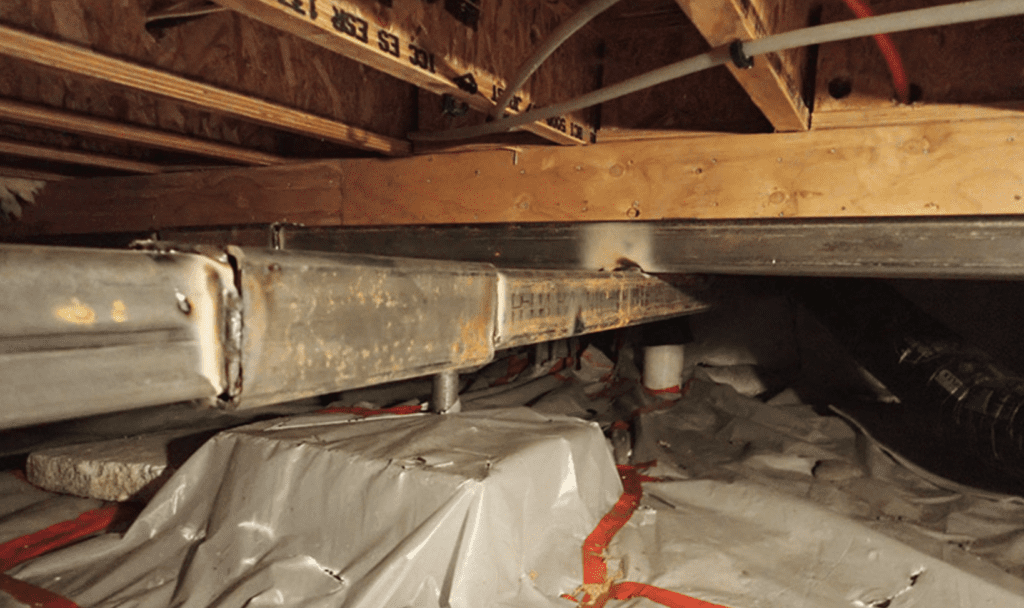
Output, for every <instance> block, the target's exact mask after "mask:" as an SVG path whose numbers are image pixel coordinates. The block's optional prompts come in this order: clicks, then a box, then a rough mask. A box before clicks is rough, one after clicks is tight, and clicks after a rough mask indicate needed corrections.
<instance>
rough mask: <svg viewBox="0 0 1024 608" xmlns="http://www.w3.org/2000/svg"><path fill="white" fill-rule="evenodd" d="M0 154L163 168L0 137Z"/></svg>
mask: <svg viewBox="0 0 1024 608" xmlns="http://www.w3.org/2000/svg"><path fill="white" fill-rule="evenodd" d="M0 154H8V155H10V156H20V157H22V158H38V159H42V160H48V161H55V162H61V163H71V164H74V165H85V166H88V167H102V168H104V169H116V170H118V171H127V172H129V173H160V172H161V171H162V170H163V169H162V168H161V167H160V165H154V164H153V163H145V162H140V161H136V160H129V159H127V158H118V157H116V156H108V155H105V154H92V153H88V152H75V151H73V150H62V149H59V148H51V147H49V146H40V145H36V144H29V143H25V142H20V141H13V140H9V139H0Z"/></svg>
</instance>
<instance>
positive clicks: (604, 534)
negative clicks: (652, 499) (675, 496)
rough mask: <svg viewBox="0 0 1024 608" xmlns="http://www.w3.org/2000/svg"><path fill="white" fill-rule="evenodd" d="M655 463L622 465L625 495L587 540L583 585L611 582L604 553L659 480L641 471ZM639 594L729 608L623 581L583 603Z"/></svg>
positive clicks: (595, 604) (678, 607) (687, 607)
mask: <svg viewBox="0 0 1024 608" xmlns="http://www.w3.org/2000/svg"><path fill="white" fill-rule="evenodd" d="M655 464H656V463H655V462H647V463H643V464H637V465H632V466H629V465H619V466H618V469H619V478H620V479H622V496H620V497H619V500H618V502H616V503H615V506H613V507H612V510H611V511H609V512H608V513H607V514H606V515H605V516H604V517H603V518H601V521H599V522H598V524H597V527H596V528H594V531H593V532H591V533H590V535H589V536H587V540H586V541H584V542H583V584H584V585H593V584H598V585H599V584H603V583H606V582H607V578H608V565H607V563H605V557H604V552H605V550H606V549H607V548H608V544H609V543H610V542H611V540H612V538H614V537H615V535H616V534H617V533H618V531H619V530H621V529H622V527H623V526H625V525H626V522H628V521H629V518H630V517H632V516H633V513H634V512H635V511H636V508H637V506H639V504H640V498H641V497H643V492H644V490H643V482H645V481H658V479H657V478H656V477H648V476H647V475H644V474H643V473H641V472H640V471H642V470H644V469H647V468H650V467H652V466H654V465H655ZM562 597H564V598H566V599H571V600H573V601H577V600H576V598H575V597H572V596H569V595H563V596H562ZM635 597H645V598H647V599H649V600H651V601H653V602H656V603H658V604H661V605H662V606H668V607H669V608H725V607H724V606H720V605H718V604H712V603H710V602H705V601H704V600H700V599H697V598H694V597H690V596H688V595H683V594H682V593H676V592H675V591H669V590H667V589H662V588H660V587H654V586H652V585H648V584H645V583H632V582H622V583H615V584H612V585H611V586H610V587H609V589H608V592H607V593H604V594H602V595H601V596H600V597H595V598H592V597H590V594H588V593H584V594H583V599H582V600H579V604H580V605H581V606H587V607H592V608H603V606H604V605H605V604H606V603H607V602H608V600H628V599H631V598H635Z"/></svg>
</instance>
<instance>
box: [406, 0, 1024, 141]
mask: <svg viewBox="0 0 1024 608" xmlns="http://www.w3.org/2000/svg"><path fill="white" fill-rule="evenodd" d="M1020 14H1024V0H974V1H973V2H961V3H958V4H948V5H945V6H936V7H931V8H922V9H917V10H912V11H903V12H900V13H892V14H889V15H880V16H877V17H866V18H864V19H854V20H851V21H842V22H840V23H830V24H827V25H818V26H814V27H808V28H803V29H799V30H794V31H792V32H786V33H784V34H775V35H774V36H767V37H765V38H760V39H758V40H753V41H750V42H745V43H744V44H743V52H744V53H745V54H746V55H747V56H748V57H753V56H755V55H763V54H765V53H774V52H778V51H784V50H786V49H791V48H797V47H801V46H809V45H813V44H824V43H826V42H838V41H840V40H848V39H850V38H861V37H865V36H874V35H876V34H889V33H892V32H903V31H907V30H914V29H921V28H926V27H937V26H941V25H953V24H956V23H967V22H971V21H982V20H984V19H996V18H999V17H1012V16H1014V15H1020ZM729 61H731V58H730V55H729V49H728V47H719V48H716V49H712V50H710V51H708V52H707V53H704V54H702V55H697V56H696V57H691V58H689V59H684V60H683V61H680V62H677V63H673V64H671V65H667V66H665V67H663V68H658V69H657V70H653V71H651V72H647V73H646V74H642V75H640V76H635V77H633V78H630V79H628V80H624V81H622V82H620V83H617V84H614V85H611V86H608V87H605V88H603V89H598V90H597V91H593V92H591V93H587V94H586V95H583V96H581V97H577V98H576V99H573V100H570V101H566V102H563V103H559V104H555V105H553V106H548V107H545V108H540V109H537V110H532V111H530V112H526V113H523V114H519V115H516V116H511V117H509V118H505V119H503V120H496V121H493V122H489V123H485V124H482V125H476V126H472V127H463V128H460V129H451V130H448V131H437V132H432V133H425V132H416V133H410V134H409V139H412V140H414V141H451V140H457V139H468V138H470V137H479V136H481V135H491V134H493V133H503V132H505V131H509V130H511V129H514V128H516V127H520V126H522V125H525V124H530V123H533V122H537V121H541V120H545V119H548V118H551V117H554V116H561V115H563V114H567V113H569V112H573V111H576V110H580V109H582V108H587V107H590V106H593V105H596V104H599V103H604V102H606V101H610V100H612V99H615V98H617V97H622V96H623V95H629V94H630V93H635V92H636V91H640V90H642V89H646V88H649V87H653V86H655V85H658V84H661V83H663V82H667V81H669V80H673V79H676V78H681V77H683V76H687V75H689V74H693V73H694V72H699V71H701V70H706V69H708V68H712V67H715V66H719V65H723V64H725V63H728V62H729Z"/></svg>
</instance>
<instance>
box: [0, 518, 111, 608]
mask: <svg viewBox="0 0 1024 608" xmlns="http://www.w3.org/2000/svg"><path fill="white" fill-rule="evenodd" d="M123 513H124V508H123V505H120V504H112V505H107V506H105V507H100V508H99V509H93V510H92V511H86V512H85V513H82V514H81V515H79V516H78V517H76V518H75V519H71V520H68V521H62V522H60V523H56V524H54V525H52V526H50V527H49V528H45V529H43V530H40V531H38V532H33V533H32V534H26V535H25V536H22V537H20V538H15V539H13V540H9V541H7V542H6V543H4V544H2V545H0V591H4V592H5V593H7V594H8V595H10V596H11V597H13V598H14V599H16V600H18V601H19V602H21V603H23V604H28V605H29V606H33V607H36V608H79V606H78V604H76V603H74V602H72V601H71V600H69V599H67V598H65V597H62V596H60V595H57V594H56V593H54V592H52V591H47V590H46V589H43V588H41V587H37V586H35V585H33V584H31V583H26V582H25V581H21V580H18V579H16V578H14V577H12V576H8V575H6V574H2V572H5V571H7V570H10V569H11V568H13V567H15V566H17V565H18V564H20V563H23V562H26V561H28V560H30V559H32V558H34V557H39V556H40V555H42V554H44V553H48V552H50V551H53V550H55V549H60V548H61V547H66V546H67V545H70V544H71V543H73V542H75V541H77V540H81V539H82V538H85V537H86V536H91V535H93V534H96V533H97V532H102V531H104V530H106V529H107V528H109V527H110V526H111V525H112V524H113V523H114V522H116V521H117V520H118V519H119V518H120V516H121V515H122V514H123Z"/></svg>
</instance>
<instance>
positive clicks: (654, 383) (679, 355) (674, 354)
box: [643, 344, 683, 398]
mask: <svg viewBox="0 0 1024 608" xmlns="http://www.w3.org/2000/svg"><path fill="white" fill-rule="evenodd" d="M682 380H683V345H682V344H666V345H663V346H648V347H647V348H645V349H644V379H643V383H644V386H645V387H646V388H647V389H649V390H650V391H653V392H656V393H659V394H663V395H665V396H666V397H670V398H675V397H678V396H679V387H680V385H681V384H682Z"/></svg>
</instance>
